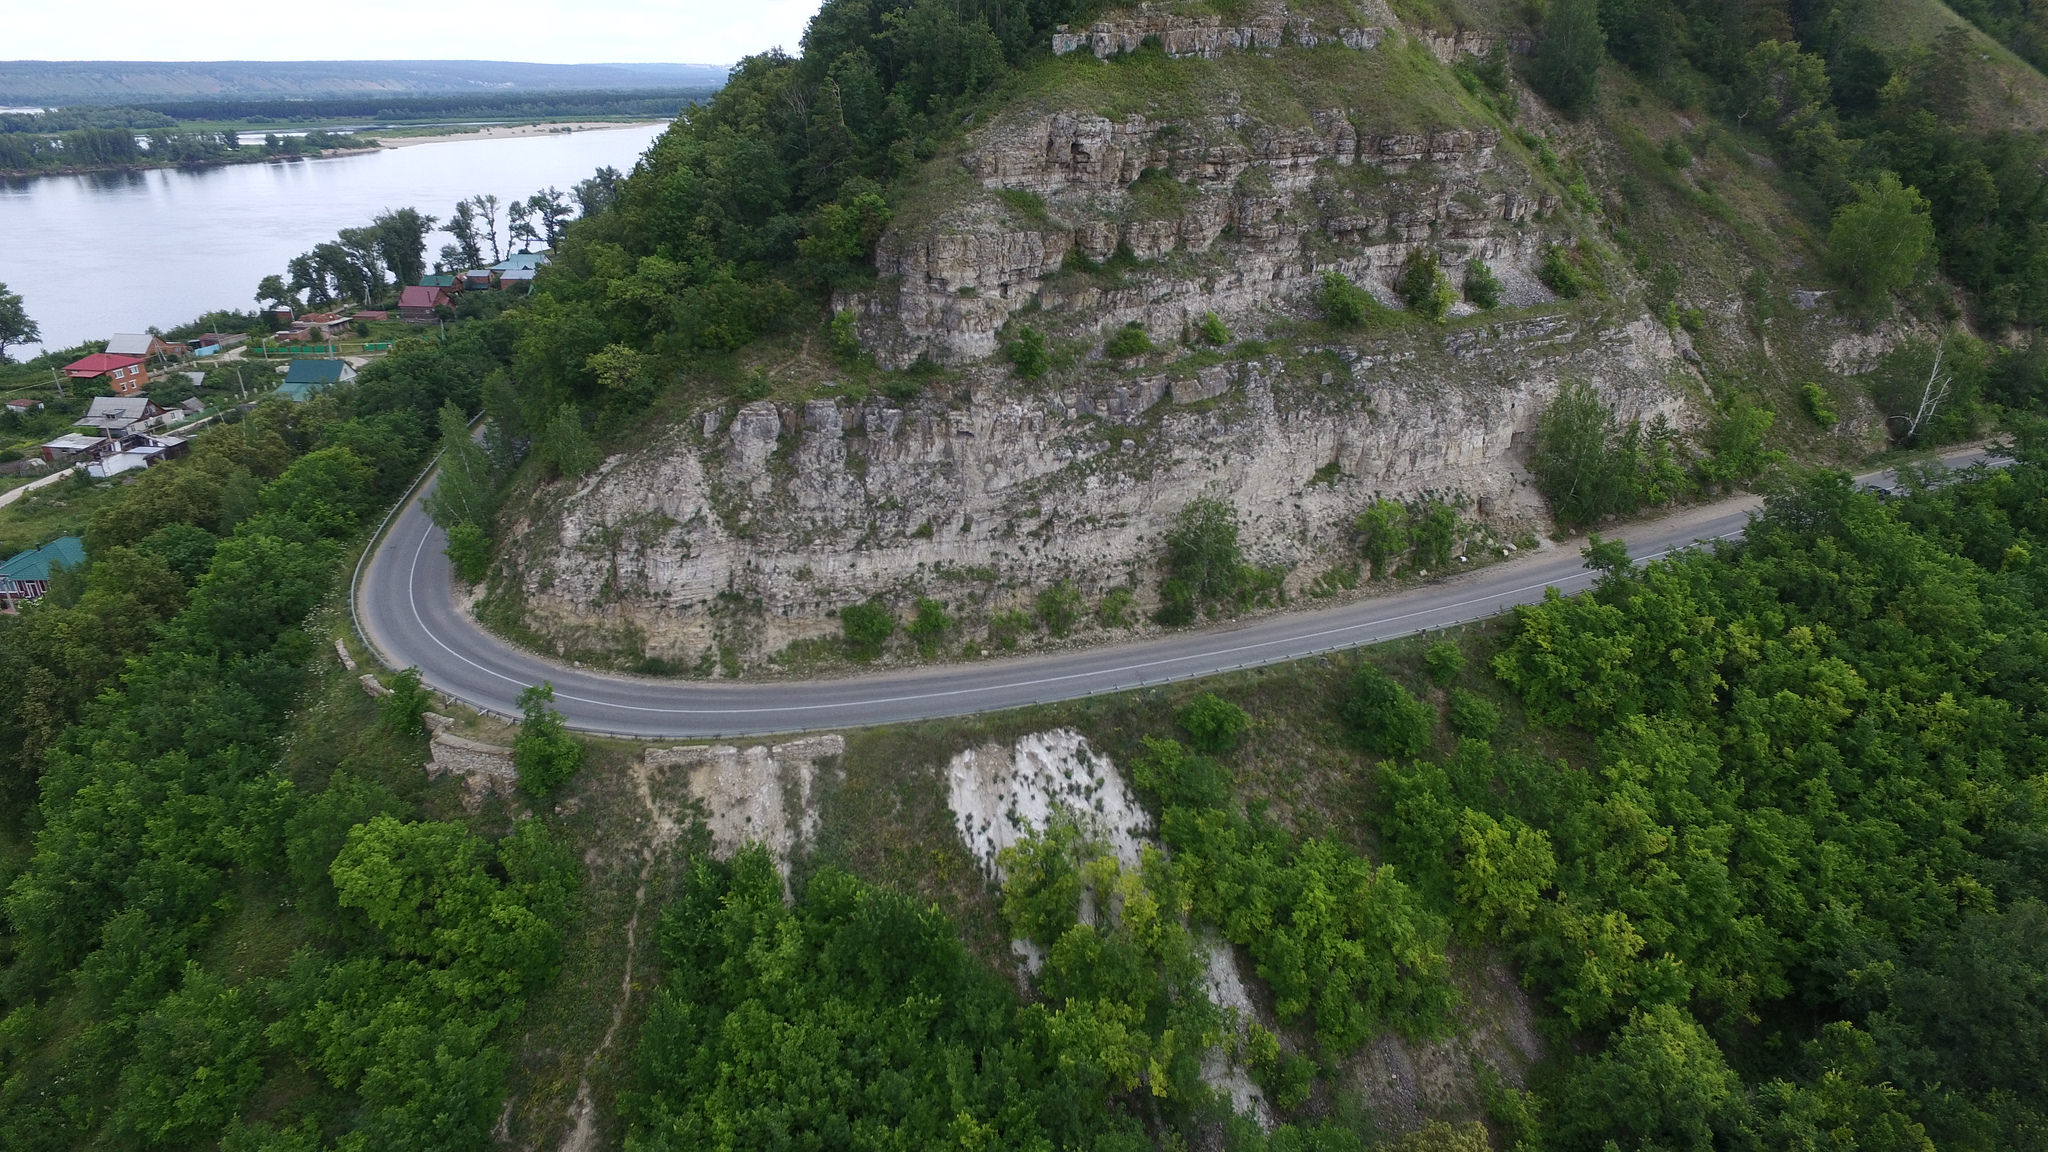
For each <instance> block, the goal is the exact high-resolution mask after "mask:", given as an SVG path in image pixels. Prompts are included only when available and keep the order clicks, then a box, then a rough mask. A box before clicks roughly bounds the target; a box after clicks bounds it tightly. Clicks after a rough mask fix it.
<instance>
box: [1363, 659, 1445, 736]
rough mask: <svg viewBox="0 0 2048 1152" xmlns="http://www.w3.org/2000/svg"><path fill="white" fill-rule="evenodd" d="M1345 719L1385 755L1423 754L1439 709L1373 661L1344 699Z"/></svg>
mask: <svg viewBox="0 0 2048 1152" xmlns="http://www.w3.org/2000/svg"><path fill="white" fill-rule="evenodd" d="M1344 722H1345V723H1346V724H1348V725H1350V727H1351V731H1352V734H1353V735H1354V736H1356V737H1357V738H1358V741H1359V743H1361V744H1363V745H1365V747H1366V748H1367V749H1369V750H1371V751H1373V752H1377V753H1379V754H1380V755H1382V756H1420V755H1421V754H1422V753H1423V752H1424V751H1426V750H1427V749H1428V748H1429V733H1430V729H1431V728H1432V727H1434V726H1435V724H1436V712H1435V710H1433V709H1431V708H1430V706H1429V705H1427V704H1424V703H1423V702H1422V701H1420V700H1417V699H1416V698H1415V697H1414V696H1413V695H1412V694H1411V693H1409V691H1408V690H1407V689H1406V688H1403V687H1401V685H1400V684H1399V683H1397V682H1396V681H1395V680H1394V678H1393V677H1391V676H1389V675H1387V674H1386V673H1385V672H1382V671H1380V670H1379V669H1377V668H1375V667H1373V666H1372V665H1370V664H1367V665H1364V666H1363V667H1361V668H1359V670H1358V675H1357V676H1356V677H1354V678H1353V679H1352V681H1351V695H1350V698H1349V699H1347V700H1346V701H1345V702H1344Z"/></svg>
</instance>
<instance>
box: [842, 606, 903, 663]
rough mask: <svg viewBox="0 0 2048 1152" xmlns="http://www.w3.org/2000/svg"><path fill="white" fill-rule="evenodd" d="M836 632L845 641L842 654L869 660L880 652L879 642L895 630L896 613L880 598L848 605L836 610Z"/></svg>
mask: <svg viewBox="0 0 2048 1152" xmlns="http://www.w3.org/2000/svg"><path fill="white" fill-rule="evenodd" d="M839 631H840V634H841V636H842V637H843V638H844V639H845V641H846V654H847V655H849V656H851V657H853V658H854V659H856V660H872V659H874V658H875V657H877V656H879V655H881V654H882V645H884V644H886V643H888V642H889V637H890V636H892V635H894V634H895V632H896V613H894V612H892V611H890V610H889V606H888V605H887V604H885V603H883V602H882V601H881V600H880V599H874V600H864V601H862V602H861V603H859V604H849V605H847V606H846V607H844V608H841V609H840V610H839Z"/></svg>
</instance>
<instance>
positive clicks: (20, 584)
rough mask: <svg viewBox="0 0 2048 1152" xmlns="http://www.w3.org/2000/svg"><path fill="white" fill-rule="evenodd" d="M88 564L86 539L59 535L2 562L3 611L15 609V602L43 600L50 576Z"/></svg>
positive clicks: (0, 589) (0, 598)
mask: <svg viewBox="0 0 2048 1152" xmlns="http://www.w3.org/2000/svg"><path fill="white" fill-rule="evenodd" d="M83 563H85V541H83V540H80V539H79V538H78V537H76V536H59V537H57V538H56V539H55V540H52V541H50V542H49V543H48V544H45V545H43V546H42V547H40V548H32V549H30V550H29V551H27V552H21V553H17V554H15V555H14V556H12V557H9V558H8V560H7V562H6V563H4V564H0V611H7V612H12V611H14V606H15V605H16V604H22V603H27V602H28V601H31V600H40V599H42V596H43V593H45V592H48V591H49V590H50V576H51V574H52V573H55V572H60V571H62V570H64V569H66V568H76V567H78V566H79V565H80V564H83Z"/></svg>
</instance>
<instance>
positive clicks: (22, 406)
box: [7, 396, 43, 416]
mask: <svg viewBox="0 0 2048 1152" xmlns="http://www.w3.org/2000/svg"><path fill="white" fill-rule="evenodd" d="M7 410H8V411H9V412H12V413H14V414H15V415H16V416H26V415H28V414H29V413H31V412H41V411H42V410H43V402H42V401H41V400H38V399H36V398H35V397H33V396H17V397H15V398H14V399H12V400H9V401H8V402H7Z"/></svg>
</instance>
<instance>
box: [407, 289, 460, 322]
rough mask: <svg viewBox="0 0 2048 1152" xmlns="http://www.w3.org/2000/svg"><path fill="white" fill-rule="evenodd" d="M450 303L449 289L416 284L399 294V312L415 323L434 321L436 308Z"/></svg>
mask: <svg viewBox="0 0 2048 1152" xmlns="http://www.w3.org/2000/svg"><path fill="white" fill-rule="evenodd" d="M447 304H448V290H447V289H446V288H440V287H434V286H430V285H426V284H415V285H413V286H412V287H410V288H407V289H406V290H405V291H403V292H400V293H399V294H398V314H399V315H400V316H403V317H405V318H406V319H407V320H410V321H411V322H413V323H414V324H431V323H433V322H434V314H435V310H436V309H439V308H443V307H445V306H447Z"/></svg>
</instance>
